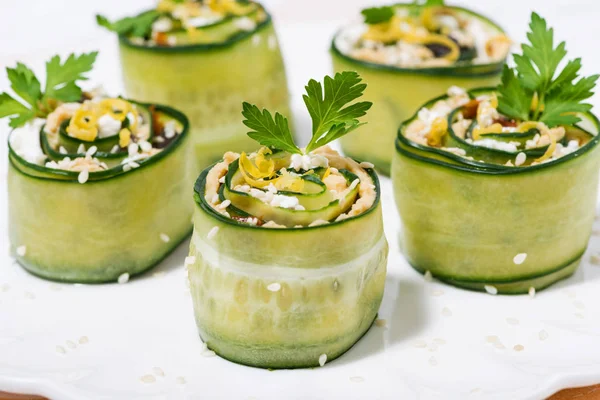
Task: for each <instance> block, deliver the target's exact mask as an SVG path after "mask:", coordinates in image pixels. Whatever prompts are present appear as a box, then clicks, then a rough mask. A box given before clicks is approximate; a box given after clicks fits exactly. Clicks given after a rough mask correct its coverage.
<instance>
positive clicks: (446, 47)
mask: <svg viewBox="0 0 600 400" xmlns="http://www.w3.org/2000/svg"><path fill="white" fill-rule="evenodd" d="M440 4H441V5H440ZM362 16H363V22H356V23H352V24H348V25H347V26H344V27H342V28H341V29H340V30H339V31H338V33H337V34H336V35H335V37H334V39H333V42H332V44H331V54H332V58H333V66H334V70H335V71H345V70H353V71H357V72H358V73H359V74H360V75H361V76H362V77H363V78H364V79H365V81H366V82H367V83H368V84H369V87H368V88H367V90H366V92H365V97H366V98H367V99H369V100H371V101H373V109H372V110H371V112H370V113H369V116H368V117H367V119H366V120H367V121H368V123H369V126H368V127H365V128H362V129H359V130H358V131H357V132H356V134H354V135H352V136H351V137H344V138H342V140H341V142H342V148H343V150H344V152H345V153H346V154H347V155H349V156H351V157H356V158H359V159H368V160H371V161H372V162H373V163H374V164H375V166H376V168H377V169H378V170H379V171H380V172H383V173H385V174H386V175H389V173H390V164H391V162H392V156H393V154H394V151H393V147H392V146H390V145H389V144H390V143H392V141H393V140H394V138H395V135H396V131H397V128H398V125H399V124H400V123H401V122H402V121H404V120H406V119H408V118H409V117H410V116H411V115H412V114H413V113H414V112H415V110H416V109H417V107H419V106H420V105H421V104H423V103H424V102H426V101H427V100H429V99H431V98H433V97H436V96H439V95H440V94H442V93H444V92H445V91H446V90H447V89H448V87H450V86H451V85H458V86H461V87H465V88H475V87H481V86H489V85H495V84H497V83H498V81H499V77H500V73H501V71H502V65H503V64H504V62H505V60H506V56H507V54H508V51H509V47H510V40H509V39H508V38H507V36H506V35H505V34H504V31H503V30H502V29H501V28H500V27H499V26H498V25H496V24H495V23H493V22H492V21H490V20H489V19H487V18H485V17H483V16H481V15H479V14H476V13H474V12H473V11H470V10H467V9H464V8H461V7H454V6H445V5H443V2H440V1H427V2H426V4H424V5H415V4H396V5H393V6H387V7H376V8H368V9H365V10H362Z"/></svg>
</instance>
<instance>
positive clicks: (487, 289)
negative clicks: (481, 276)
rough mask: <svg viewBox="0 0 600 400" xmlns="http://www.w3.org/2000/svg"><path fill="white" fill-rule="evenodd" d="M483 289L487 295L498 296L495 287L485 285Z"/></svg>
mask: <svg viewBox="0 0 600 400" xmlns="http://www.w3.org/2000/svg"><path fill="white" fill-rule="evenodd" d="M484 289H485V291H486V292H488V293H489V294H493V295H496V294H498V289H496V287H495V286H491V285H485V286H484Z"/></svg>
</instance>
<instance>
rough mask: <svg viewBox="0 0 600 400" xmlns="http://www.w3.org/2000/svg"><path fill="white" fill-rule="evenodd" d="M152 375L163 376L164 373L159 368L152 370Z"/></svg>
mask: <svg viewBox="0 0 600 400" xmlns="http://www.w3.org/2000/svg"><path fill="white" fill-rule="evenodd" d="M152 373H153V374H154V375H156V376H165V372H164V371H163V370H162V369H161V368H159V367H154V368H152Z"/></svg>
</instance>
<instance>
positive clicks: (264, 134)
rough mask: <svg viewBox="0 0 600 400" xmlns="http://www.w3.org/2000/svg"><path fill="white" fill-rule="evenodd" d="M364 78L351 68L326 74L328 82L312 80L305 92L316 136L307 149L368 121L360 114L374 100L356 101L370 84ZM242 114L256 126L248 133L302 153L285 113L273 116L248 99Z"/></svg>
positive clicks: (268, 143) (269, 144)
mask: <svg viewBox="0 0 600 400" xmlns="http://www.w3.org/2000/svg"><path fill="white" fill-rule="evenodd" d="M360 82H361V78H360V76H359V75H358V74H357V73H356V72H349V71H345V72H341V73H337V74H335V76H334V77H333V78H332V77H330V76H326V77H325V79H324V85H321V83H320V82H317V81H315V80H314V79H311V80H310V81H309V82H308V85H307V86H306V88H305V89H306V94H305V95H303V96H302V97H303V99H304V104H306V108H307V109H308V113H309V114H310V117H311V119H312V138H311V140H310V142H309V143H308V145H307V146H306V150H305V152H306V153H309V152H311V151H312V150H314V149H316V148H318V147H321V146H324V145H326V144H327V143H330V142H332V141H334V140H335V139H338V138H340V137H342V136H344V135H346V134H348V133H350V132H351V131H353V130H354V129H356V128H358V127H359V126H361V125H363V124H364V123H360V122H359V121H358V118H360V117H362V116H364V115H365V114H366V113H367V110H368V109H369V108H371V105H372V103H371V102H368V101H362V102H354V101H355V100H356V99H358V98H359V97H361V96H362V94H363V92H364V90H365V88H366V87H367V85H366V84H364V83H360ZM323 89H324V90H323ZM351 103H352V104H351ZM242 115H243V116H244V117H245V118H246V119H245V120H244V121H243V123H244V125H246V126H247V127H248V128H250V129H252V131H251V132H248V136H250V137H251V138H252V139H254V140H256V141H257V142H258V143H260V144H261V145H263V146H267V147H272V148H276V149H280V150H285V151H287V152H290V153H296V154H299V153H302V151H301V150H300V148H298V146H297V145H296V144H295V143H294V139H293V137H292V133H291V131H290V129H289V125H288V121H287V119H286V118H285V117H284V116H282V115H281V114H279V113H276V114H275V118H273V116H272V115H271V113H270V112H269V111H267V110H263V111H262V112H261V111H260V110H259V109H258V107H256V106H254V105H251V104H248V103H244V104H243V111H242Z"/></svg>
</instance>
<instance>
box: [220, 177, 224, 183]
mask: <svg viewBox="0 0 600 400" xmlns="http://www.w3.org/2000/svg"><path fill="white" fill-rule="evenodd" d="M219 183H225V175H223V176H222V177H220V178H219Z"/></svg>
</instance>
